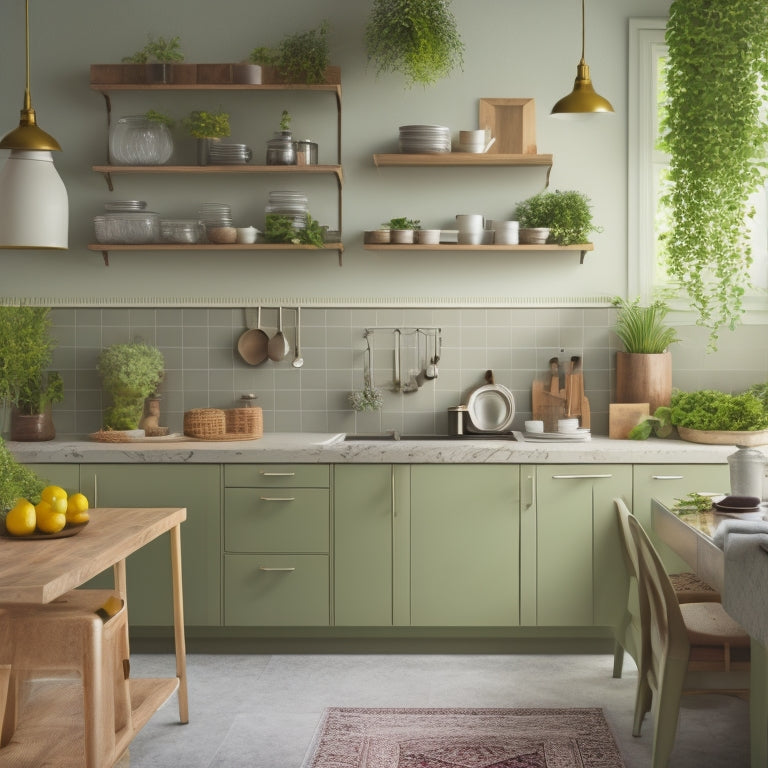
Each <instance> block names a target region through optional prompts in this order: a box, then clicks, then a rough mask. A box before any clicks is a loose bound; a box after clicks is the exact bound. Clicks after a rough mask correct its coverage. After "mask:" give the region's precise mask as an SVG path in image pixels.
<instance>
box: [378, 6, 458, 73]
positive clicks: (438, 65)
mask: <svg viewBox="0 0 768 768" xmlns="http://www.w3.org/2000/svg"><path fill="white" fill-rule="evenodd" d="M365 44H366V49H367V53H368V61H369V62H374V63H375V65H376V74H377V75H379V74H381V73H382V72H399V73H400V74H402V75H404V76H405V80H406V86H407V87H409V88H410V87H412V86H413V85H414V84H415V83H420V84H421V85H424V86H427V85H433V84H434V83H436V82H437V81H438V80H441V79H442V78H444V77H447V76H448V75H450V74H451V72H452V71H453V70H454V69H456V68H457V67H458V68H460V69H461V68H463V66H464V43H463V42H462V41H461V36H460V35H459V30H458V26H457V23H456V18H455V17H454V15H453V13H452V12H451V10H450V7H449V2H448V0H374V2H373V8H372V9H371V12H370V15H369V17H368V22H367V24H366V27H365Z"/></svg>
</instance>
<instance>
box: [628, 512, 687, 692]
mask: <svg viewBox="0 0 768 768" xmlns="http://www.w3.org/2000/svg"><path fill="white" fill-rule="evenodd" d="M627 525H628V526H629V530H630V533H631V536H632V541H633V542H634V544H635V549H636V552H637V565H638V587H639V596H640V615H641V619H642V621H643V623H644V625H645V626H647V627H648V630H649V631H648V632H643V651H642V653H643V659H644V661H646V663H647V665H648V668H649V669H650V670H651V671H652V672H653V675H654V677H655V678H656V680H658V679H659V673H660V670H662V669H663V667H664V665H665V664H666V660H667V658H675V659H681V660H686V661H687V659H688V657H689V654H690V642H689V640H688V630H687V629H686V626H685V621H684V620H683V614H682V612H681V610H680V604H679V602H678V600H677V597H676V596H675V591H674V589H673V588H672V583H671V582H670V580H669V576H668V575H667V572H666V569H665V568H664V564H663V563H662V561H661V558H660V557H659V554H658V552H656V549H655V547H654V546H653V544H652V542H651V540H650V539H649V538H648V534H647V533H646V532H645V531H644V530H643V527H642V526H641V525H640V523H639V522H638V520H637V518H636V517H635V516H634V515H631V514H630V515H629V517H628V519H627ZM646 622H647V623H646Z"/></svg>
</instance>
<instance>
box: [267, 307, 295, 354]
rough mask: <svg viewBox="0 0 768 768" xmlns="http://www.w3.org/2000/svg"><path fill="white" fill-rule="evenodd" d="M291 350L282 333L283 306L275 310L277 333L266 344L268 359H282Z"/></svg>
mask: <svg viewBox="0 0 768 768" xmlns="http://www.w3.org/2000/svg"><path fill="white" fill-rule="evenodd" d="M290 351H291V345H290V344H289V343H288V339H286V338H285V334H284V333H283V308H282V307H279V308H278V310H277V333H276V334H275V335H274V336H273V337H272V338H271V339H270V340H269V344H267V355H268V356H269V359H270V360H274V362H278V361H280V360H282V359H283V358H284V357H285V356H286V355H287V354H288V353H289V352H290Z"/></svg>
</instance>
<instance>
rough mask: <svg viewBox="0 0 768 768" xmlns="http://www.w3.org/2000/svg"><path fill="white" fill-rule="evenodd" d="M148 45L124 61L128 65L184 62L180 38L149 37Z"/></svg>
mask: <svg viewBox="0 0 768 768" xmlns="http://www.w3.org/2000/svg"><path fill="white" fill-rule="evenodd" d="M147 38H148V39H147V44H146V45H145V46H144V47H143V48H140V49H139V50H138V51H136V53H134V54H133V55H132V56H126V57H124V58H123V61H124V62H125V63H127V64H147V63H148V62H152V61H156V62H158V63H162V64H172V63H178V62H181V61H184V54H183V53H182V50H181V43H180V41H179V37H178V36H176V37H170V38H168V39H167V40H166V39H165V38H164V37H158V38H154V37H152V35H147Z"/></svg>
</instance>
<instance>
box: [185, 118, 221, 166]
mask: <svg viewBox="0 0 768 768" xmlns="http://www.w3.org/2000/svg"><path fill="white" fill-rule="evenodd" d="M184 126H185V127H186V129H187V131H189V134H190V136H192V137H194V138H195V139H197V163H198V165H208V158H209V156H210V146H211V142H212V141H219V140H220V139H223V138H224V137H226V136H229V135H230V133H231V129H230V126H229V113H227V112H223V111H222V110H221V109H218V110H216V111H215V112H207V111H205V110H202V109H196V110H194V111H192V112H190V113H189V117H187V118H186V119H185V120H184Z"/></svg>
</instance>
